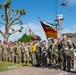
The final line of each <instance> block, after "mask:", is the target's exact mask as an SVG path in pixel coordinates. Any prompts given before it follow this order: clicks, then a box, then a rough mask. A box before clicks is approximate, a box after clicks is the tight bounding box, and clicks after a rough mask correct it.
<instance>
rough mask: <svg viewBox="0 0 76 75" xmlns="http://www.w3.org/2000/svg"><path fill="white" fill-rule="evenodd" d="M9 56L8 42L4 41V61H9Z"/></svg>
mask: <svg viewBox="0 0 76 75" xmlns="http://www.w3.org/2000/svg"><path fill="white" fill-rule="evenodd" d="M7 56H8V51H7V43H6V42H5V41H4V44H3V61H4V62H6V61H7V58H8V57H7Z"/></svg>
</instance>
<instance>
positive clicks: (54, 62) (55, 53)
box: [52, 39, 59, 68]
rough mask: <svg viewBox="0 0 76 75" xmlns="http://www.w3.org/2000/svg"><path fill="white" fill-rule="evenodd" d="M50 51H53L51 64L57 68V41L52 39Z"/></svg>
mask: <svg viewBox="0 0 76 75" xmlns="http://www.w3.org/2000/svg"><path fill="white" fill-rule="evenodd" d="M52 50H53V64H54V65H55V66H56V68H57V66H58V65H59V64H58V58H59V56H58V41H57V39H54V44H53V47H52Z"/></svg>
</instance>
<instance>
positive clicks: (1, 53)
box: [0, 40, 3, 61]
mask: <svg viewBox="0 0 76 75" xmlns="http://www.w3.org/2000/svg"><path fill="white" fill-rule="evenodd" d="M2 59H3V45H2V41H1V40H0V61H2Z"/></svg>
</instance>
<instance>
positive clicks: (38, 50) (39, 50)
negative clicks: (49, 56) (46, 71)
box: [36, 42, 41, 66]
mask: <svg viewBox="0 0 76 75" xmlns="http://www.w3.org/2000/svg"><path fill="white" fill-rule="evenodd" d="M36 59H37V66H41V46H40V42H39V44H38V45H37V50H36Z"/></svg>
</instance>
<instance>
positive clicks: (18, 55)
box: [15, 42, 22, 63]
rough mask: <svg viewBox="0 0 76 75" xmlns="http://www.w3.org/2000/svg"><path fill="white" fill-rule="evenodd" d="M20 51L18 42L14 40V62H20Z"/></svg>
mask: <svg viewBox="0 0 76 75" xmlns="http://www.w3.org/2000/svg"><path fill="white" fill-rule="evenodd" d="M21 51H22V48H21V46H20V44H19V42H16V46H15V53H16V63H20V62H21Z"/></svg>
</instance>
